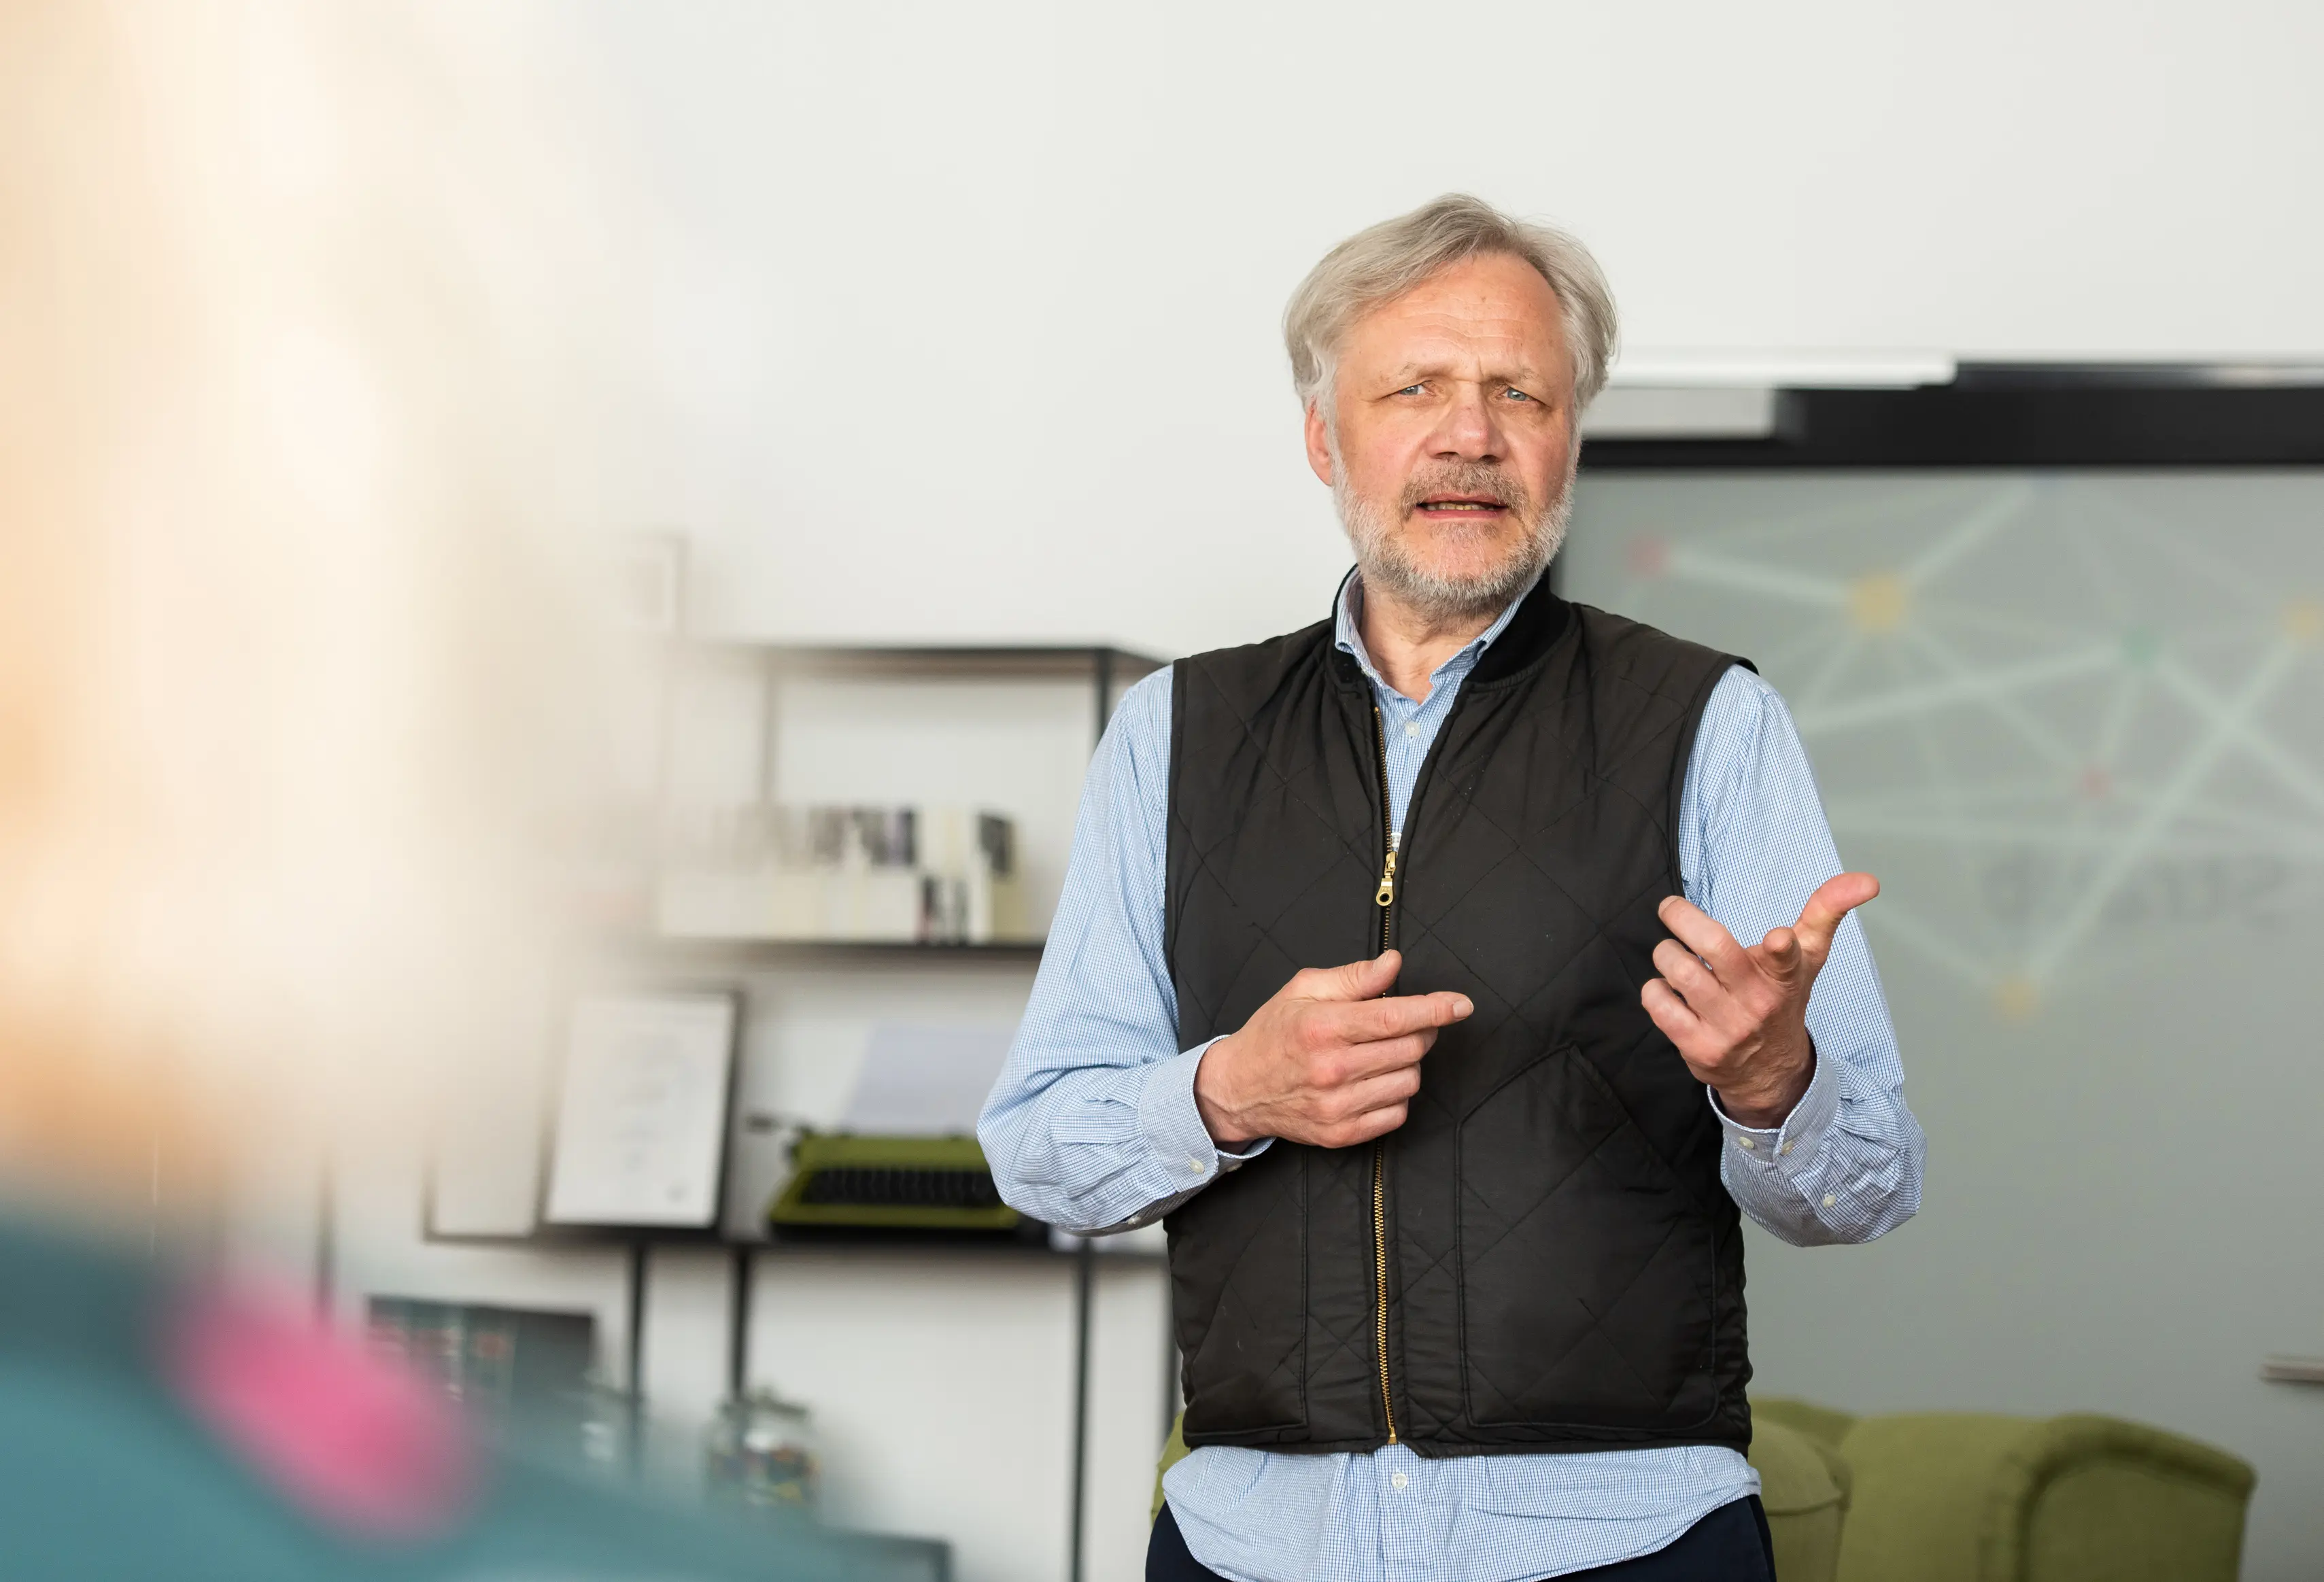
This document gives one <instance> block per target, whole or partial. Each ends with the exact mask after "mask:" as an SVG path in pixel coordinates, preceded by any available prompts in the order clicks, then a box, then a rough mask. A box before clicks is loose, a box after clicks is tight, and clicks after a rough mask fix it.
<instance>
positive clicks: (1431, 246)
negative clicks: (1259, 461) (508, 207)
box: [1283, 192, 1615, 420]
mask: <svg viewBox="0 0 2324 1582" xmlns="http://www.w3.org/2000/svg"><path fill="white" fill-rule="evenodd" d="M1494 253H1505V254H1507V255H1508V256H1509V257H1511V258H1522V259H1524V260H1525V261H1526V262H1527V263H1529V264H1531V265H1533V266H1534V268H1535V269H1536V270H1538V271H1541V278H1542V279H1543V280H1545V281H1548V282H1549V289H1550V290H1552V291H1554V292H1555V293H1556V294H1557V303H1558V307H1559V308H1560V309H1561V310H1562V312H1563V317H1564V321H1565V345H1566V351H1567V354H1568V355H1569V356H1571V357H1572V360H1573V400H1574V405H1575V408H1576V409H1581V408H1584V407H1587V406H1588V405H1589V404H1590V402H1591V400H1592V399H1593V398H1595V397H1596V395H1597V394H1598V392H1599V391H1600V390H1601V389H1603V388H1604V387H1605V383H1606V372H1607V369H1608V367H1609V365H1610V364H1611V363H1612V362H1613V361H1614V337H1615V324H1614V293H1613V292H1612V290H1609V288H1608V286H1607V284H1606V276H1605V273H1604V271H1601V270H1600V269H1599V267H1598V261H1597V260H1596V259H1595V258H1592V257H1591V255H1590V249H1588V248H1587V247H1584V246H1583V245H1582V244H1581V243H1580V242H1579V241H1577V240H1576V239H1574V238H1573V237H1572V236H1570V235H1566V234H1565V233H1564V232H1563V231H1561V230H1558V229H1556V228H1555V227H1554V226H1552V225H1536V224H1533V223H1531V222H1528V221H1525V220H1520V219H1517V218H1514V217H1512V216H1508V215H1505V214H1503V213H1502V212H1501V211H1500V210H1499V209H1497V208H1495V207H1493V206H1492V205H1490V204H1489V203H1487V202H1485V201H1484V200H1483V199H1481V198H1471V197H1470V196H1469V195H1468V194H1466V193H1462V192H1448V193H1446V194H1445V195H1444V196H1443V198H1437V199H1436V200H1435V201H1434V202H1432V203H1425V204H1423V205H1421V206H1420V207H1418V208H1416V209H1414V210H1413V211H1412V212H1411V213H1410V214H1408V215H1399V216H1397V217H1396V218H1395V219H1392V220H1382V221H1381V222H1380V223H1379V225H1373V226H1370V227H1369V228H1368V229H1365V230H1361V231H1358V232H1357V233H1356V234H1355V235H1352V236H1351V237H1349V238H1348V239H1347V240H1346V241H1344V242H1342V243H1341V244H1339V245H1338V246H1337V247H1334V248H1333V249H1332V251H1331V252H1329V253H1325V254H1323V262H1321V263H1318V264H1317V265H1316V266H1315V267H1314V269H1313V270H1310V271H1308V274H1307V278H1306V279H1305V280H1304V281H1300V282H1299V289H1298V290H1296V291H1294V292H1292V293H1291V301H1290V304H1289V306H1287V307H1286V308H1284V310H1283V341H1284V345H1286V347H1287V348H1288V349H1289V350H1290V353H1291V384H1292V388H1293V389H1295V390H1296V391H1298V392H1299V404H1300V405H1301V406H1303V407H1305V406H1312V405H1314V403H1315V402H1316V401H1318V400H1322V401H1323V403H1324V405H1325V411H1324V414H1323V416H1324V418H1326V420H1328V419H1329V418H1330V417H1331V412H1330V410H1329V408H1330V401H1331V394H1332V379H1333V373H1335V372H1336V371H1337V369H1336V363H1337V361H1338V356H1339V350H1340V342H1341V340H1342V338H1343V337H1344V336H1346V335H1347V333H1348V327H1349V326H1350V325H1351V324H1353V323H1354V322H1355V321H1356V320H1357V319H1358V318H1360V317H1363V315H1364V314H1366V313H1368V312H1369V311H1370V310H1371V309H1373V308H1378V307H1379V306H1380V305H1381V304H1382V303H1384V302H1391V301H1394V300H1395V299H1397V298H1398V297H1401V296H1403V295H1404V294H1405V293H1406V291H1409V290H1412V289H1413V288H1414V287H1415V286H1417V285H1418V284H1420V282H1421V281H1425V280H1426V279H1427V278H1428V277H1429V276H1431V275H1433V274H1434V273H1435V272H1436V271H1439V270H1441V269H1444V268H1447V267H1449V266H1451V265H1452V264H1456V263H1462V262H1466V261H1467V260H1469V259H1471V258H1479V257H1488V256H1490V255H1492V254H1494Z"/></svg>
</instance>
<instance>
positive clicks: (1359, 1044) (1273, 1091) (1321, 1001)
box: [1194, 951, 1476, 1148]
mask: <svg viewBox="0 0 2324 1582" xmlns="http://www.w3.org/2000/svg"><path fill="white" fill-rule="evenodd" d="M1403 964H1404V957H1403V956H1402V954H1400V953H1399V952H1396V951H1388V952H1383V953H1381V954H1379V955H1378V956H1375V957H1373V958H1372V959H1371V960H1370V961H1351V962H1349V963H1348V964H1347V965H1346V966H1344V967H1309V968H1307V969H1305V970H1303V971H1301V972H1300V973H1299V974H1298V975H1297V976H1296V977H1294V978H1293V979H1292V980H1291V981H1290V982H1288V983H1286V984H1285V985H1284V986H1283V987H1282V988H1281V989H1277V991H1276V994H1275V998H1273V999H1270V1000H1268V1002H1267V1003H1266V1004H1265V1005H1263V1006H1261V1007H1259V1009H1258V1010H1256V1011H1254V1012H1252V1013H1251V1017H1250V1021H1248V1022H1245V1023H1244V1024H1243V1025H1242V1029H1241V1031H1240V1032H1237V1033H1230V1034H1228V1035H1226V1036H1225V1037H1224V1038H1222V1039H1220V1040H1219V1041H1218V1042H1217V1043H1215V1044H1212V1045H1211V1046H1210V1048H1209V1049H1207V1050H1205V1051H1203V1059H1202V1063H1201V1064H1200V1065H1198V1066H1196V1067H1195V1068H1194V1105H1195V1108H1198V1109H1200V1110H1201V1111H1202V1115H1203V1126H1204V1127H1208V1128H1209V1130H1210V1134H1211V1140H1212V1141H1213V1142H1214V1143H1218V1144H1220V1145H1223V1146H1226V1147H1238V1146H1240V1145H1242V1144H1245V1143H1249V1142H1253V1141H1256V1140H1257V1139H1258V1138H1260V1137H1281V1138H1282V1139H1283V1140H1284V1141H1286V1142H1290V1143H1313V1144H1314V1145H1316V1146H1318V1147H1323V1148H1347V1147H1352V1146H1353V1145H1356V1144H1358V1143H1368V1142H1369V1141H1371V1140H1372V1139H1373V1138H1374V1137H1377V1136H1380V1135H1381V1134H1382V1133H1385V1132H1392V1131H1394V1130H1396V1128H1397V1127H1400V1126H1402V1125H1403V1124H1404V1115H1405V1106H1406V1104H1407V1103H1409V1102H1410V1101H1411V1099H1412V1096H1413V1095H1414V1094H1415V1093H1417V1092H1418V1091H1420V1057H1421V1056H1422V1055H1424V1054H1426V1053H1428V1050H1429V1046H1430V1045H1431V1044H1434V1043H1435V1042H1436V1030H1437V1029H1438V1028H1439V1027H1443V1026H1449V1025H1451V1024H1452V1023H1454V1022H1457V1021H1459V1020H1461V1018H1462V1017H1463V1016H1467V1015H1468V1014H1469V1013H1470V1012H1471V1010H1473V1009H1475V1008H1476V1007H1473V1006H1471V1004H1470V1003H1469V997H1468V996H1466V995H1463V994H1452V993H1450V992H1439V993H1436V994H1414V995H1405V996H1401V997H1399V998H1393V999H1383V998H1379V997H1380V996H1382V995H1385V994H1386V993H1388V989H1391V988H1392V987H1394V986H1395V983H1396V974H1397V969H1398V968H1400V967H1401V966H1402V965H1403Z"/></svg>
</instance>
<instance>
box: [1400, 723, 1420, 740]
mask: <svg viewBox="0 0 2324 1582" xmlns="http://www.w3.org/2000/svg"><path fill="white" fill-rule="evenodd" d="M1404 733H1405V734H1406V736H1417V735H1419V734H1420V722H1418V721H1417V720H1406V722H1404Z"/></svg>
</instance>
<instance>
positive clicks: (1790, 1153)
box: [1703, 1055, 1840, 1174]
mask: <svg viewBox="0 0 2324 1582" xmlns="http://www.w3.org/2000/svg"><path fill="white" fill-rule="evenodd" d="M1831 1067H1832V1062H1830V1061H1828V1060H1825V1059H1823V1058H1822V1057H1821V1055H1819V1056H1818V1057H1817V1059H1816V1063H1815V1072H1814V1073H1813V1074H1812V1075H1811V1076H1810V1077H1809V1078H1808V1090H1807V1091H1806V1092H1804V1093H1803V1094H1801V1095H1800V1101H1799V1102H1798V1103H1797V1104H1795V1105H1794V1106H1792V1113H1791V1114H1789V1115H1787V1116H1785V1117H1784V1124H1783V1125H1781V1126H1779V1127H1747V1126H1745V1125H1743V1124H1742V1123H1741V1122H1739V1121H1737V1120H1735V1119H1734V1118H1731V1117H1729V1115H1728V1113H1727V1111H1726V1110H1725V1109H1724V1108H1720V1103H1719V1090H1718V1089H1716V1088H1705V1089H1704V1090H1703V1092H1705V1093H1706V1094H1708V1095H1709V1096H1710V1099H1711V1114H1713V1115H1715V1116H1717V1117H1718V1118H1719V1127H1720V1130H1721V1131H1723V1132H1725V1133H1726V1134H1727V1146H1728V1147H1729V1150H1731V1151H1732V1152H1733V1153H1736V1154H1741V1155H1742V1156H1743V1157H1744V1158H1746V1159H1748V1160H1750V1161H1752V1162H1753V1163H1755V1164H1757V1165H1758V1166H1759V1167H1760V1168H1761V1169H1764V1170H1780V1171H1783V1172H1784V1173H1786V1174H1789V1173H1792V1172H1794V1171H1798V1170H1803V1169H1805V1168H1806V1167H1807V1164H1808V1162H1809V1161H1810V1160H1812V1159H1813V1158H1815V1156H1816V1155H1817V1154H1819V1153H1821V1151H1822V1148H1823V1139H1824V1134H1825V1133H1826V1132H1828V1131H1830V1130H1831V1123H1832V1119H1833V1118H1834V1117H1835V1116H1837V1115H1838V1114H1839V1113H1840V1078H1839V1076H1838V1074H1837V1073H1835V1072H1833V1071H1832V1069H1831Z"/></svg>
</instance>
